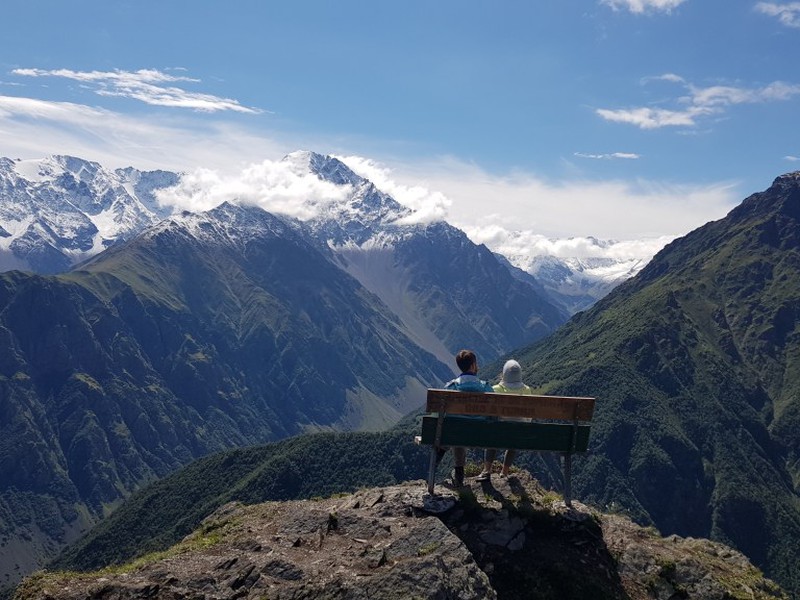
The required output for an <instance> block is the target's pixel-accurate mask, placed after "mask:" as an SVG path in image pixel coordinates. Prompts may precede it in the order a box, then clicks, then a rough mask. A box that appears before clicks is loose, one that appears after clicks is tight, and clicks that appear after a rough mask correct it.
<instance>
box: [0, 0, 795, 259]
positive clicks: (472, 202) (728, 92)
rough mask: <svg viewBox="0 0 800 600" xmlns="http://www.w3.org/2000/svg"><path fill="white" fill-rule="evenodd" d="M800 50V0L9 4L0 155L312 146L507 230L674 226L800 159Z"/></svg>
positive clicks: (462, 222) (622, 234) (226, 171)
mask: <svg viewBox="0 0 800 600" xmlns="http://www.w3.org/2000/svg"><path fill="white" fill-rule="evenodd" d="M798 51H800V3H798V2H759V1H751V0H739V1H731V0H572V1H570V2H529V1H525V2H523V1H508V2H476V1H464V0H461V1H459V2H454V1H450V0H439V1H430V0H428V1H417V0H407V1H405V2H392V3H389V2H380V1H375V0H373V1H369V2H368V1H360V2H359V1H353V0H340V1H337V2H330V1H329V2H322V1H303V0H298V1H294V2H291V3H289V2H282V3H277V2H267V1H264V0H257V1H254V0H238V1H236V2H210V1H205V0H193V1H191V2H189V1H172V2H167V1H163V0H160V1H158V2H156V1H151V0H138V1H135V2H133V1H130V2H122V1H115V2H109V1H108V0H105V1H95V0H86V1H80V0H74V1H72V2H64V1H61V0H59V1H55V0H52V1H42V0H11V1H9V2H6V3H4V6H3V19H2V22H0V155H2V156H9V157H11V158H17V157H19V158H36V157H41V156H46V155H49V154H75V155H78V156H81V157H83V158H88V159H91V160H97V161H98V162H101V163H102V164H104V165H108V166H114V167H116V166H127V165H133V166H135V167H138V168H153V167H161V168H166V169H175V170H183V171H187V172H192V171H194V170H196V169H202V171H200V173H205V174H206V175H208V174H209V173H213V177H212V178H213V179H214V180H215V181H217V182H218V183H220V182H222V183H220V185H223V184H224V183H225V182H227V183H228V184H230V185H232V186H233V182H234V181H236V182H238V185H241V173H242V172H243V170H244V169H246V168H248V167H249V168H251V169H252V168H253V165H264V164H270V165H271V164H272V163H273V162H274V161H278V160H279V159H280V158H281V157H282V156H283V155H284V154H286V153H288V152H291V151H293V150H297V149H308V150H313V151H316V152H321V153H326V154H335V155H338V156H342V157H350V162H351V164H352V165H354V166H357V167H358V168H360V169H361V170H362V171H361V172H362V173H364V174H366V175H370V176H371V177H373V178H374V179H376V180H377V181H378V182H381V183H382V184H383V186H385V187H386V188H387V191H392V192H393V193H395V195H396V196H397V197H398V199H400V200H401V201H406V202H407V203H409V204H410V205H413V206H415V208H422V207H423V206H424V205H425V204H426V203H427V204H428V205H432V206H434V207H435V208H434V209H431V210H430V211H429V212H431V214H433V213H436V211H437V210H438V211H439V213H440V214H443V215H445V216H446V218H447V219H448V220H449V221H451V222H453V223H454V224H457V225H459V226H462V227H463V228H465V229H466V230H467V231H468V232H469V233H470V235H471V236H472V237H473V239H476V240H478V241H486V242H487V243H489V244H490V245H492V244H494V245H495V246H498V245H502V244H503V243H504V242H506V241H508V240H509V239H510V236H511V234H512V233H514V234H515V237H514V236H511V237H514V239H516V240H517V242H524V243H532V242H531V240H532V239H534V238H532V237H530V236H534V237H535V239H539V238H538V237H536V236H545V237H561V238H564V237H570V236H587V235H595V236H599V237H606V238H616V239H624V240H639V239H643V238H655V239H659V240H662V241H663V240H664V239H666V238H667V237H670V236H674V235H680V234H684V233H686V232H688V231H689V230H691V229H693V228H695V227H697V226H699V225H702V224H703V223H705V222H706V221H708V220H711V219H716V218H719V217H722V216H724V214H725V213H726V212H727V211H728V210H729V209H730V208H731V207H732V206H734V205H735V204H737V203H738V202H740V201H741V200H742V199H743V198H744V197H746V196H748V195H749V194H751V193H753V192H757V191H761V190H763V189H765V188H766V187H768V186H769V184H770V183H771V182H772V180H773V179H774V178H775V177H776V176H778V175H780V174H782V173H785V172H788V171H794V170H798V169H800V138H798V135H797V124H798V123H800V61H799V60H798V54H800V53H799V52H798ZM237 178H238V179H237ZM415 203H416V204H415ZM515 232H516V233H515ZM521 232H523V233H526V234H529V237H527V238H526V237H525V236H524V235H522V234H521Z"/></svg>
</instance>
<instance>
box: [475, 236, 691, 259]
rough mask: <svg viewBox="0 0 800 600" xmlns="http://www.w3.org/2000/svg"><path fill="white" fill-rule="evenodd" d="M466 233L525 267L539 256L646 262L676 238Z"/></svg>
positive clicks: (477, 241)
mask: <svg viewBox="0 0 800 600" xmlns="http://www.w3.org/2000/svg"><path fill="white" fill-rule="evenodd" d="M465 231H466V233H467V235H469V237H470V239H472V240H473V241H474V242H476V243H479V244H485V245H486V246H487V247H488V248H489V249H491V250H492V251H494V252H498V253H500V254H503V255H504V256H506V257H509V258H511V259H512V261H513V262H514V263H515V264H523V265H524V264H526V263H528V261H529V260H530V259H532V258H533V257H536V256H556V257H558V258H613V259H616V260H627V259H635V258H638V259H641V260H643V261H645V262H646V261H649V260H650V259H651V258H652V257H653V256H655V254H656V253H657V252H658V251H659V250H661V249H662V248H663V247H664V246H666V245H667V244H668V243H669V242H671V241H672V240H674V239H675V236H671V235H670V236H660V237H653V238H644V239H640V240H624V241H614V240H612V241H598V240H597V239H595V238H592V237H572V238H561V239H553V238H548V237H546V236H543V235H540V234H537V233H534V232H532V231H519V230H508V229H505V228H503V227H499V226H491V227H469V228H467V229H466V230H465Z"/></svg>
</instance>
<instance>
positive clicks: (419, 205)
mask: <svg viewBox="0 0 800 600" xmlns="http://www.w3.org/2000/svg"><path fill="white" fill-rule="evenodd" d="M338 158H339V160H341V161H342V162H343V163H345V164H346V165H347V166H348V167H350V168H351V169H352V170H353V171H354V172H355V173H357V174H358V175H361V177H364V178H366V179H369V180H370V181H371V182H372V183H374V184H375V186H376V187H377V188H378V189H379V190H381V191H382V192H385V193H387V194H389V195H390V196H391V197H392V198H394V199H395V200H397V201H398V202H399V203H400V204H402V205H403V206H407V207H408V208H410V209H411V210H412V211H413V213H412V214H411V215H409V217H407V218H405V219H402V220H401V221H400V224H408V225H410V224H414V223H430V222H433V221H441V220H444V219H445V218H446V217H447V213H448V211H449V210H450V207H451V206H452V204H453V202H452V200H450V198H448V197H447V196H445V195H444V194H443V193H442V192H439V191H435V190H431V189H429V188H427V187H425V182H417V183H414V184H411V185H403V184H400V183H397V182H396V181H395V180H394V179H393V178H392V171H391V169H389V168H388V167H385V166H383V165H380V164H379V163H377V162H376V161H374V160H372V159H369V158H364V157H361V156H340V157H338Z"/></svg>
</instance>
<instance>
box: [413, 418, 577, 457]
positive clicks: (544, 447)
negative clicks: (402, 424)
mask: <svg viewBox="0 0 800 600" xmlns="http://www.w3.org/2000/svg"><path fill="white" fill-rule="evenodd" d="M436 421H437V417H435V416H431V415H428V416H424V417H423V418H422V436H421V437H422V443H423V444H429V445H430V444H433V441H434V438H435V437H436ZM489 422H490V423H491V427H487V426H486V425H487V424H488V423H489ZM590 429H591V428H590V427H589V426H588V425H579V426H577V427H575V426H574V425H568V424H562V423H520V422H516V421H496V420H491V421H490V420H488V419H483V418H479V417H478V418H476V417H459V416H456V415H447V416H446V417H445V418H444V422H443V424H442V440H441V445H442V446H467V447H471V448H499V449H504V448H515V449H518V450H541V451H550V452H586V449H587V448H588V446H589V430H590ZM573 431H575V447H574V448H573V446H572V435H573Z"/></svg>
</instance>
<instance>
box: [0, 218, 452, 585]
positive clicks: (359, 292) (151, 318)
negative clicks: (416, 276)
mask: <svg viewBox="0 0 800 600" xmlns="http://www.w3.org/2000/svg"><path fill="white" fill-rule="evenodd" d="M325 252H326V249H325V248H324V247H320V246H319V245H318V244H317V243H316V242H314V241H313V240H309V239H307V238H306V237H305V236H304V235H303V234H302V232H298V231H295V230H294V229H292V227H291V226H290V225H288V224H287V223H286V222H285V221H282V220H279V219H277V218H275V217H273V216H272V215H269V214H268V213H266V212H264V211H262V210H260V209H244V208H236V207H230V206H223V207H220V208H219V209H216V210H215V211H211V212H210V213H207V214H204V215H200V216H196V217H192V216H191V215H187V216H184V218H182V219H178V220H176V221H175V222H166V223H164V224H163V225H162V226H161V227H158V228H156V229H153V230H150V231H149V232H148V234H147V235H144V236H141V237H139V238H137V239H136V240H134V241H132V242H131V243H129V244H127V245H124V246H119V247H116V248H114V249H113V250H111V251H109V252H108V253H105V254H103V255H101V256H99V257H97V258H96V259H94V260H93V261H91V262H90V263H88V264H85V265H83V267H82V270H80V271H75V272H72V273H69V274H65V275H61V276H55V277H43V276H36V275H32V274H25V273H19V272H11V273H5V274H2V275H0V337H1V338H2V340H3V345H2V351H0V394H2V396H1V397H0V575H2V577H3V579H0V585H2V584H5V583H11V582H13V580H14V579H15V577H18V576H19V575H22V574H24V573H25V572H28V571H30V570H31V569H33V568H35V567H36V566H37V565H39V564H42V561H43V560H45V559H46V558H48V556H52V555H53V554H54V552H55V551H57V550H58V549H59V548H60V547H61V546H62V545H63V544H65V543H68V542H70V541H72V540H73V539H75V537H76V536H77V535H78V534H80V533H81V532H82V531H85V529H86V528H87V527H88V526H89V525H90V524H92V523H93V522H94V521H96V520H97V519H98V518H100V517H102V516H103V515H105V514H107V513H108V512H109V511H110V510H111V509H112V508H114V507H115V506H116V505H117V504H118V503H119V502H120V501H121V499H122V498H124V497H125V496H126V495H128V494H129V493H130V492H131V491H133V490H134V489H136V488H137V487H140V486H141V485H143V484H145V483H147V482H149V481H152V480H153V479H155V478H157V477H161V476H163V475H165V474H166V473H168V472H171V471H173V470H174V469H176V468H177V467H179V466H181V465H184V464H187V463H188V462H190V461H191V460H193V459H195V458H198V457H201V456H204V455H207V454H209V453H211V452H216V451H220V450H224V449H227V448H231V447H237V446H243V445H248V444H254V443H264V442H267V441H270V440H276V439H281V438H284V437H286V436H289V435H294V434H297V433H300V432H302V431H306V430H312V431H313V430H317V429H320V428H335V429H345V430H347V429H370V428H379V427H385V426H386V425H387V424H389V423H392V422H394V421H396V420H397V419H398V418H400V416H402V415H403V414H405V413H406V412H408V411H409V410H410V409H411V408H412V407H414V406H417V405H418V404H419V402H420V398H421V392H420V390H422V389H424V387H425V386H426V385H430V384H434V383H436V382H438V381H441V380H442V379H444V378H447V377H448V376H449V375H450V369H449V368H448V367H446V366H445V365H443V364H441V363H440V362H438V361H437V360H436V359H434V358H433V357H432V356H431V355H429V354H427V353H426V352H424V351H422V350H421V349H420V348H419V347H418V346H417V345H415V344H414V343H413V342H411V341H410V340H409V339H408V338H407V337H406V336H405V334H404V333H403V332H402V331H401V330H400V326H399V324H398V323H397V321H396V319H395V318H394V317H393V315H392V314H391V313H390V312H389V311H387V310H386V308H385V307H384V306H383V305H382V304H381V303H380V301H379V300H378V299H377V298H375V297H374V296H373V295H371V294H369V293H368V292H366V291H365V290H364V289H363V288H362V287H361V286H360V285H359V284H358V282H357V281H356V280H354V279H353V278H352V277H350V276H348V275H347V274H346V273H344V272H343V271H342V270H341V269H340V268H339V267H338V266H337V265H336V264H335V263H334V262H333V260H332V259H331V257H330V255H328V254H326V253H325Z"/></svg>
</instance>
